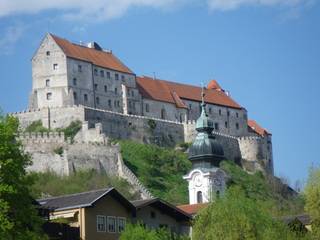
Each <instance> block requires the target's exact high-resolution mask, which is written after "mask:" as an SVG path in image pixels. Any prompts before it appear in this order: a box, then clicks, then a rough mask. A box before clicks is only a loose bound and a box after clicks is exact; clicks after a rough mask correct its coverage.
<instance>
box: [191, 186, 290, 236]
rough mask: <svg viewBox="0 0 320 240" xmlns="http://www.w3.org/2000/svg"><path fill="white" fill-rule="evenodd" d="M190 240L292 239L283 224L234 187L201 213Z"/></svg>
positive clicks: (238, 188) (241, 190)
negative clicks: (192, 239) (192, 238)
mask: <svg viewBox="0 0 320 240" xmlns="http://www.w3.org/2000/svg"><path fill="white" fill-rule="evenodd" d="M193 237H194V239H203V240H220V239H221V240H238V239H239V240H240V239H252V240H253V239H259V240H260V239H261V240H273V239H287V240H289V239H292V240H293V239H296V238H295V236H294V235H293V234H292V233H291V232H290V231H289V229H288V228H287V227H286V226H285V225H284V224H283V223H281V222H279V221H277V220H275V219H274V218H273V217H272V216H271V214H270V213H269V212H268V211H266V209H265V208H263V207H262V206H261V205H260V204H258V202H257V201H255V200H252V199H250V198H248V197H247V196H246V194H245V192H244V190H243V189H241V188H240V187H236V186H232V187H230V188H229V190H228V192H227V193H226V195H225V196H224V197H222V198H220V199H218V200H216V201H215V202H214V203H211V204H210V205H209V207H207V208H205V209H204V210H202V211H201V213H200V214H199V215H198V217H197V219H196V221H195V224H194V228H193Z"/></svg>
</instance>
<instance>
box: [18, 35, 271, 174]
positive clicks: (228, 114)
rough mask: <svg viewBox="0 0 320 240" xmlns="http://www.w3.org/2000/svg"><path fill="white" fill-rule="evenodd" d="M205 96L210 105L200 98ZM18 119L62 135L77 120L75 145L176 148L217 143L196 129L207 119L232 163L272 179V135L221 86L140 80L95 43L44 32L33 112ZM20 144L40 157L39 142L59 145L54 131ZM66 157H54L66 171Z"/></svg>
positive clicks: (38, 52)
mask: <svg viewBox="0 0 320 240" xmlns="http://www.w3.org/2000/svg"><path fill="white" fill-rule="evenodd" d="M202 92H203V93H204V94H205V99H202V97H201V94H202ZM203 114H204V115H203ZM13 115H14V116H16V117H18V118H19V120H20V126H21V128H26V127H28V126H29V125H30V124H32V123H33V122H36V121H39V120H40V121H41V122H42V124H43V126H44V127H46V128H49V129H61V128H65V127H67V126H69V125H70V124H71V123H72V122H74V121H76V120H78V121H80V122H82V124H83V125H82V131H81V132H80V133H79V134H78V135H77V136H76V139H77V142H95V141H97V139H104V137H105V138H113V139H131V140H134V141H138V142H141V143H147V144H149V143H150V144H157V145H161V146H171V147H174V146H176V144H178V143H182V142H193V141H194V139H195V138H196V137H198V136H199V134H200V133H201V134H200V135H203V134H208V139H211V135H210V134H209V133H207V132H206V131H204V130H205V129H207V128H206V127H205V128H204V130H202V129H201V128H198V127H197V126H196V125H197V124H196V122H195V121H196V120H197V118H198V117H199V115H201V116H202V118H203V119H213V121H212V120H210V121H209V120H208V121H209V122H210V129H212V130H213V131H212V133H211V134H212V135H214V137H215V138H216V141H217V142H218V143H219V144H221V145H222V146H223V149H224V157H225V158H226V159H228V160H231V161H234V162H237V163H238V164H241V165H242V166H243V168H244V169H246V170H247V171H250V172H255V171H263V172H264V173H266V174H273V155H272V135H271V133H269V132H268V131H267V130H265V129H264V128H263V127H261V126H260V125H259V124H258V123H257V122H256V121H254V120H249V119H248V112H247V110H246V109H245V107H243V106H241V105H240V104H239V103H237V102H236V101H235V100H234V99H233V98H232V97H231V96H230V94H229V93H228V91H226V90H224V89H223V87H222V86H220V85H219V83H218V82H217V81H216V80H211V81H210V82H209V84H208V85H207V86H206V88H204V89H202V88H200V87H197V86H192V85H188V84H182V83H177V82H173V81H167V80H161V79H156V78H152V77H148V76H137V75H136V74H135V73H134V72H133V71H132V70H131V69H130V68H129V67H127V66H126V65H125V64H124V63H123V62H122V61H121V60H120V59H119V58H117V57H116V56H115V55H114V53H113V52H112V51H109V50H104V49H103V48H102V47H101V46H99V45H98V44H97V43H95V42H92V43H89V44H83V43H82V44H76V43H72V42H70V41H68V40H66V39H63V38H61V37H58V36H55V35H53V34H50V33H48V34H46V35H45V36H44V38H43V39H42V41H41V43H40V46H39V47H38V49H37V50H36V52H35V54H34V56H33V57H32V90H31V94H30V99H29V107H28V109H27V110H25V111H21V112H18V113H13ZM196 128H197V129H198V130H199V131H200V132H199V133H198V132H197V131H196ZM95 134H98V135H97V136H96V135H95ZM99 134H102V135H103V136H104V137H101V136H100V135H99ZM21 138H22V139H21V140H23V142H24V143H25V144H26V145H28V147H27V148H29V149H31V150H32V151H38V152H39V151H40V152H42V151H43V150H40V149H37V150H35V149H34V147H35V144H34V143H38V142H39V143H43V142H45V143H46V144H48V145H50V144H51V143H56V142H57V139H56V137H55V135H54V134H53V133H52V134H51V135H50V134H49V135H45V136H44V135H43V134H36V133H35V134H34V135H32V134H31V135H25V136H21ZM61 138H62V137H61ZM59 141H60V140H59ZM62 141H63V140H62ZM210 141H211V140H210ZM61 144H67V145H68V143H61ZM44 145H45V144H44V143H43V144H40V145H39V146H37V147H39V148H40V147H43V146H44ZM36 156H39V161H38V162H39V165H41V166H42V165H44V164H43V161H45V160H46V159H49V156H46V157H40V155H38V153H37V154H34V157H36ZM68 156H71V155H70V154H69V155H68V154H66V156H65V157H64V158H61V159H60V158H57V156H54V157H55V158H57V161H58V162H59V164H58V165H59V166H60V164H62V165H63V166H64V164H67V162H68V161H73V160H72V159H71V158H69V157H68ZM35 162H36V161H35ZM195 162H197V160H195ZM78 163H79V164H80V166H84V165H83V164H82V163H81V162H78ZM203 163H204V162H203ZM74 165H75V166H77V164H76V163H74ZM68 166H71V165H70V164H68ZM64 169H66V168H64Z"/></svg>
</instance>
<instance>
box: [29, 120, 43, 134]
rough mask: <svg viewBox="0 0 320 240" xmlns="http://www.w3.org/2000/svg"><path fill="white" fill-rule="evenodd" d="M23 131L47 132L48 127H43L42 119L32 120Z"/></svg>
mask: <svg viewBox="0 0 320 240" xmlns="http://www.w3.org/2000/svg"><path fill="white" fill-rule="evenodd" d="M25 132H49V129H48V128H45V127H44V126H43V125H42V121H41V120H38V121H34V122H32V123H31V124H30V125H29V126H28V127H27V128H26V129H25Z"/></svg>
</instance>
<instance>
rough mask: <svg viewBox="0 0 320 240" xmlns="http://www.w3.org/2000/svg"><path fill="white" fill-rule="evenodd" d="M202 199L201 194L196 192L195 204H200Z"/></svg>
mask: <svg viewBox="0 0 320 240" xmlns="http://www.w3.org/2000/svg"><path fill="white" fill-rule="evenodd" d="M202 202H203V199H202V192H201V191H198V192H197V203H202Z"/></svg>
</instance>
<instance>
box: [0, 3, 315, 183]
mask: <svg viewBox="0 0 320 240" xmlns="http://www.w3.org/2000/svg"><path fill="white" fill-rule="evenodd" d="M319 23H320V4H319V2H318V1H317V0H281V1H280V0H238V1H237V0H197V1H195V0H92V1H90V4H88V2H87V1H85V0H77V1H75V0H64V1H60V0H59V1H58V0H56V1H49V0H42V1H40V0H30V1H23V0H0V70H1V77H0V82H1V84H0V106H1V108H2V109H3V110H4V111H5V112H12V111H20V110H23V109H26V107H27V102H28V95H29V92H30V89H31V62H30V59H31V57H32V55H33V53H34V52H35V50H36V48H37V47H38V45H39V43H40V41H41V39H42V37H43V36H44V34H45V33H46V32H47V31H50V32H52V33H54V34H56V35H58V36H61V37H64V38H67V39H69V40H72V41H74V42H79V41H83V42H87V41H92V40H94V41H96V42H98V43H99V44H100V45H102V46H103V47H104V48H106V49H112V50H113V52H114V53H115V54H116V55H117V56H118V57H120V58H121V59H122V60H123V61H124V62H125V63H126V64H127V65H128V66H129V67H130V68H131V69H132V70H133V71H134V72H136V73H137V74H138V75H153V72H155V74H156V76H157V77H158V78H162V79H168V80H174V81H178V82H184V83H191V84H195V85H200V84H201V82H203V81H208V80H210V79H217V80H218V82H219V83H220V85H222V87H223V88H225V89H227V90H229V91H230V92H231V94H232V97H233V98H234V99H235V100H237V101H238V102H239V103H240V104H241V105H242V106H244V107H246V109H247V110H248V112H249V118H251V119H255V120H256V121H257V122H259V123H260V124H261V125H262V126H263V127H265V128H267V129H268V130H270V131H271V132H272V133H273V147H274V160H275V172H276V174H277V175H280V176H285V177H288V178H289V179H290V181H291V184H292V185H293V184H294V182H295V181H296V180H301V181H303V180H306V178H307V174H308V169H309V167H310V166H311V165H312V164H315V165H319V163H320V156H319V154H318V151H319V149H320V141H319V139H318V135H320V134H319V133H320V108H319V103H320V94H319V91H320V77H319V76H320V58H319V56H320V27H319Z"/></svg>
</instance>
